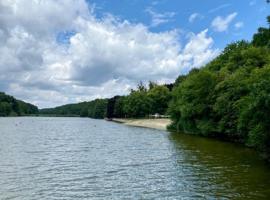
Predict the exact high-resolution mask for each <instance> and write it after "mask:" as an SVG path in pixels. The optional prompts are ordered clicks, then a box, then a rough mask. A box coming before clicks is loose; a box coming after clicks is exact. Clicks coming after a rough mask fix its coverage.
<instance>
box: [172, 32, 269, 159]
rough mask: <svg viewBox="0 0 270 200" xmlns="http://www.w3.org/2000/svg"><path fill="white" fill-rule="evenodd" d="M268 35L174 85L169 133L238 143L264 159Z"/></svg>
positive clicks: (266, 149)
mask: <svg viewBox="0 0 270 200" xmlns="http://www.w3.org/2000/svg"><path fill="white" fill-rule="evenodd" d="M269 44H270V29H269V28H259V30H258V33H256V34H255V35H254V37H253V40H252V42H251V43H248V42H246V41H240V42H235V43H232V44H230V45H228V46H227V47H226V48H225V49H224V51H223V52H222V53H221V55H220V56H218V57H217V58H216V59H214V60H213V61H212V62H210V63H209V64H207V65H206V66H205V67H204V68H201V69H200V70H198V69H196V70H193V71H191V72H190V73H189V74H188V75H186V76H184V77H179V78H178V80H177V81H176V83H177V84H176V85H175V88H174V90H173V94H172V96H173V97H172V101H171V103H170V106H169V113H170V115H171V118H172V120H173V123H172V125H171V128H172V129H175V130H177V131H184V132H187V133H192V134H199V135H206V136H214V137H219V138H225V139H227V140H233V141H238V142H242V143H244V144H246V145H248V146H251V147H254V148H257V149H259V150H260V151H261V152H263V153H264V154H265V155H266V156H267V157H268V158H270V117H269V116H270V48H269V47H270V46H269Z"/></svg>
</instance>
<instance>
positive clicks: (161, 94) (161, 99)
mask: <svg viewBox="0 0 270 200" xmlns="http://www.w3.org/2000/svg"><path fill="white" fill-rule="evenodd" d="M147 95H148V97H149V103H150V113H151V114H155V113H159V114H165V113H166V111H167V108H168V104H169V101H170V100H171V94H170V91H169V89H168V88H167V87H166V86H162V85H160V86H158V85H156V86H154V87H152V88H151V89H150V90H149V91H148V94H147Z"/></svg>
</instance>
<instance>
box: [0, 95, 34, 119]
mask: <svg viewBox="0 0 270 200" xmlns="http://www.w3.org/2000/svg"><path fill="white" fill-rule="evenodd" d="M33 114H38V108H37V107H36V106H34V105H32V104H30V103H26V102H24V101H21V100H17V99H15V98H14V97H12V96H9V95H6V94H5V93H3V92H0V116H1V117H6V116H23V115H33Z"/></svg>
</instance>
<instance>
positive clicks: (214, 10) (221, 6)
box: [208, 4, 231, 13]
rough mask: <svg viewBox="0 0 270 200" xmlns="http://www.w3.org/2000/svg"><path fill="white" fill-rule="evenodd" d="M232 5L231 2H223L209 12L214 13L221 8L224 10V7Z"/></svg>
mask: <svg viewBox="0 0 270 200" xmlns="http://www.w3.org/2000/svg"><path fill="white" fill-rule="evenodd" d="M230 6H231V4H222V5H220V6H218V7H216V8H213V9H211V10H209V11H208V13H214V12H217V11H219V10H222V9H224V8H227V7H230Z"/></svg>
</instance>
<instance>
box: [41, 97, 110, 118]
mask: <svg viewBox="0 0 270 200" xmlns="http://www.w3.org/2000/svg"><path fill="white" fill-rule="evenodd" d="M107 103H108V100H107V99H96V100H93V101H89V102H82V103H77V104H67V105H63V106H59V107H55V108H45V109H41V110H39V114H40V115H47V116H67V117H72V116H80V117H90V118H95V119H103V118H104V117H105V116H106V110H107Z"/></svg>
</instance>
